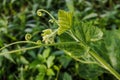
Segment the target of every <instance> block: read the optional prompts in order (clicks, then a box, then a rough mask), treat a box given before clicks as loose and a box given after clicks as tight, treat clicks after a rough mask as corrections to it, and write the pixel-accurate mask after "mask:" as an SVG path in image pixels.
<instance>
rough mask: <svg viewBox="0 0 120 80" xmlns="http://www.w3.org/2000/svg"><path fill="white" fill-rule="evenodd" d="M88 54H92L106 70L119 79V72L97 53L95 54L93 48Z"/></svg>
mask: <svg viewBox="0 0 120 80" xmlns="http://www.w3.org/2000/svg"><path fill="white" fill-rule="evenodd" d="M89 53H90V55H92V56H93V57H94V58H95V59H96V60H97V61H98V62H99V63H100V64H101V65H102V66H103V67H104V68H105V69H106V70H108V71H109V72H110V73H111V74H113V75H114V76H115V77H116V78H117V79H118V80H120V74H119V73H118V72H117V71H115V70H114V69H113V68H112V67H111V66H110V65H109V64H108V63H107V62H106V61H105V60H104V59H102V58H101V57H100V56H99V55H98V54H96V53H95V52H94V51H93V50H90V51H89Z"/></svg>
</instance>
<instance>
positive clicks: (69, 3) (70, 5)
mask: <svg viewBox="0 0 120 80" xmlns="http://www.w3.org/2000/svg"><path fill="white" fill-rule="evenodd" d="M65 1H66V5H67V7H68V9H69V10H70V11H71V12H73V11H74V1H73V0H65Z"/></svg>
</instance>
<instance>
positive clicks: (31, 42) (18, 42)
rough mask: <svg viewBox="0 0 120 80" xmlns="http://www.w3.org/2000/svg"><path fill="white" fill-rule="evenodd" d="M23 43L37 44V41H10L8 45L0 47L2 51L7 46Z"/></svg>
mask: <svg viewBox="0 0 120 80" xmlns="http://www.w3.org/2000/svg"><path fill="white" fill-rule="evenodd" d="M21 43H29V44H37V43H36V42H33V41H17V42H13V43H10V44H7V45H6V46H4V47H2V48H0V51H1V50H2V49H4V48H6V47H9V46H11V45H14V44H21Z"/></svg>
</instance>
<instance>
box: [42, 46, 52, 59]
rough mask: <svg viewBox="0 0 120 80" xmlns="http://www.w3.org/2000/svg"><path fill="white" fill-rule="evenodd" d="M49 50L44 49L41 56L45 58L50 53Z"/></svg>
mask: <svg viewBox="0 0 120 80" xmlns="http://www.w3.org/2000/svg"><path fill="white" fill-rule="evenodd" d="M50 51H51V50H50V48H47V49H45V50H44V52H43V57H44V58H47V57H48V56H49V54H50Z"/></svg>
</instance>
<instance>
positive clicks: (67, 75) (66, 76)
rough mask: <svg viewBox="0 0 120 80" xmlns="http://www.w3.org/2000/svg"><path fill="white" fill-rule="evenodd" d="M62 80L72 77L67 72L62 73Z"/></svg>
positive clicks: (68, 79)
mask: <svg viewBox="0 0 120 80" xmlns="http://www.w3.org/2000/svg"><path fill="white" fill-rule="evenodd" d="M63 80H72V77H71V75H70V74H68V73H67V72H65V73H64V76H63Z"/></svg>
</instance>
